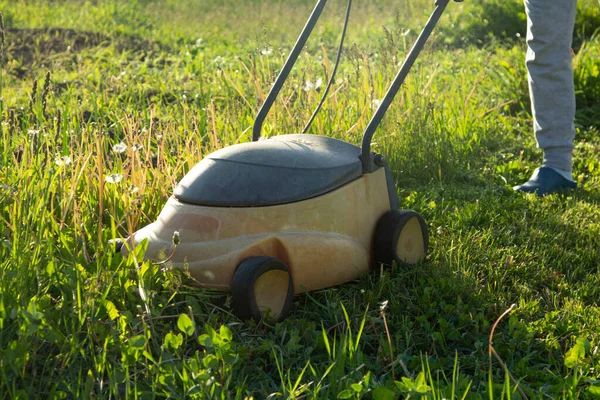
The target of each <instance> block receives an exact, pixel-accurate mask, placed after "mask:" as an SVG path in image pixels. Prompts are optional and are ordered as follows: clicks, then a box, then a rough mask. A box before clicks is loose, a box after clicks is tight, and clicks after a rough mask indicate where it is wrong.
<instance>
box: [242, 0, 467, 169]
mask: <svg viewBox="0 0 600 400" xmlns="http://www.w3.org/2000/svg"><path fill="white" fill-rule="evenodd" d="M455 1H462V0H455ZM449 2H450V0H436V2H435V9H434V11H433V13H432V14H431V16H430V17H429V20H428V21H427V23H426V24H425V27H424V28H423V30H422V31H421V34H420V35H419V37H418V38H417V40H416V42H415V44H414V45H413V47H412V48H411V49H410V51H409V52H408V55H407V56H406V60H405V61H404V63H402V67H401V68H400V71H399V72H398V74H397V75H396V77H395V78H394V81H393V82H392V84H391V86H390V88H389V89H388V91H387V93H386V94H385V97H384V98H383V100H382V101H381V103H380V104H379V107H378V108H377V110H376V111H375V114H374V115H373V117H372V118H371V121H370V122H369V124H368V125H367V128H366V129H365V132H364V134H363V139H362V146H361V156H360V158H361V162H362V165H363V172H364V173H370V172H373V170H374V169H375V168H376V167H375V166H374V165H373V162H372V161H371V155H370V153H371V139H372V138H373V134H374V133H375V130H376V129H377V127H378V126H379V124H380V123H381V120H382V119H383V116H384V115H385V113H386V112H387V110H388V108H389V107H390V104H391V103H392V101H393V100H394V97H395V96H396V93H398V90H399V89H400V87H401V86H402V84H403V83H404V80H405V79H406V76H407V75H408V73H409V72H410V69H411V68H412V66H413V64H414V63H415V60H416V59H417V57H418V56H419V53H420V52H421V50H422V49H423V47H424V46H425V43H426V42H427V39H428V38H429V36H430V35H431V32H432V31H433V28H434V27H435V25H436V24H437V22H438V21H439V19H440V17H441V16H442V13H443V12H444V9H445V8H446V6H447V5H448V3H449ZM326 3H327V0H319V1H318V2H317V4H316V6H315V8H314V9H313V11H312V13H311V15H310V17H309V18H308V21H307V22H306V25H305V26H304V29H303V30H302V32H301V33H300V36H299V37H298V40H297V41H296V44H295V45H294V47H293V48H292V51H291V52H290V55H289V56H288V58H287V60H286V62H285V64H284V65H283V68H282V69H281V72H280V73H279V75H278V76H277V79H275V83H273V87H272V88H271V91H270V92H269V94H268V95H267V98H266V99H265V102H264V103H263V105H262V107H261V108H260V110H259V111H258V114H257V115H256V119H255V120H254V126H253V127H252V141H254V142H256V141H257V140H259V139H260V136H261V130H262V124H263V122H264V120H265V118H266V117H267V114H268V113H269V110H270V109H271V107H272V106H273V103H274V102H275V99H276V98H277V95H278V94H279V91H280V90H281V88H282V87H283V84H284V82H285V81H286V79H287V77H288V76H289V74H290V71H291V70H292V67H293V66H294V64H295V63H296V60H297V59H298V56H299V55H300V52H301V51H302V48H303V47H304V45H305V44H306V41H307V40H308V38H309V37H310V34H311V33H312V30H313V28H314V27H315V25H316V23H317V21H318V20H319V17H320V16H321V13H322V12H323V8H324V7H325V4H326Z"/></svg>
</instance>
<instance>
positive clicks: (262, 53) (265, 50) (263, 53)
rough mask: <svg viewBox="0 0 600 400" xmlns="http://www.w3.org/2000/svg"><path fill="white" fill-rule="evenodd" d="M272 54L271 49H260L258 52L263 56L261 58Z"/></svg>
mask: <svg viewBox="0 0 600 400" xmlns="http://www.w3.org/2000/svg"><path fill="white" fill-rule="evenodd" d="M272 52H273V49H271V48H266V49H262V50H261V51H260V54H261V55H263V56H266V55H269V54H271V53H272Z"/></svg>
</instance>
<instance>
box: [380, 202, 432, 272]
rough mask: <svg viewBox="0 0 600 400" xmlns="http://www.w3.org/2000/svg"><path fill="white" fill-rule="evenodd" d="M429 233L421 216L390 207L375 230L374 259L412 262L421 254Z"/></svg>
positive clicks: (423, 252) (401, 263)
mask: <svg viewBox="0 0 600 400" xmlns="http://www.w3.org/2000/svg"><path fill="white" fill-rule="evenodd" d="M428 246H429V234H428V232H427V225H426V224H425V220H424V219H423V217H421V216H420V215H419V214H418V213H416V212H414V211H410V210H390V211H388V212H387V213H385V214H384V215H383V217H381V219H380V220H379V222H378V223H377V229H376V230H375V243H374V256H375V261H376V262H378V263H381V264H386V265H391V264H392V262H393V261H396V262H397V263H398V264H400V265H414V264H416V263H418V262H419V261H421V260H422V259H423V258H425V255H426V254H427V248H428Z"/></svg>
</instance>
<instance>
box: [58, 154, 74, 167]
mask: <svg viewBox="0 0 600 400" xmlns="http://www.w3.org/2000/svg"><path fill="white" fill-rule="evenodd" d="M54 163H55V164H56V165H58V166H59V167H60V166H61V165H69V164H71V157H69V156H62V157H59V156H56V158H55V159H54Z"/></svg>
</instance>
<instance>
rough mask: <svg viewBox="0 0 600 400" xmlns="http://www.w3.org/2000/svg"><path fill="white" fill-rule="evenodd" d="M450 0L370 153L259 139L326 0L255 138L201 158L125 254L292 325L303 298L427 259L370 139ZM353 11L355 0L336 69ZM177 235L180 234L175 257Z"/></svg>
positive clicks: (321, 143)
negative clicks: (139, 251)
mask: <svg viewBox="0 0 600 400" xmlns="http://www.w3.org/2000/svg"><path fill="white" fill-rule="evenodd" d="M448 2H449V0H438V1H437V2H436V3H435V9H434V11H433V13H432V14H431V16H430V18H429V20H428V22H427V24H426V25H425V27H424V29H423V31H422V32H421V33H420V35H419V37H418V39H417V40H416V42H415V44H414V45H413V47H412V48H411V50H410V52H409V53H408V55H407V57H406V60H405V61H404V62H403V64H402V67H401V69H400V71H399V72H398V74H397V75H396V77H395V78H394V80H393V83H392V85H391V86H390V88H389V90H388V92H387V93H386V95H385V97H384V98H383V100H382V101H381V102H380V104H379V106H378V108H377V110H376V111H375V113H374V115H373V117H372V119H371V120H370V122H369V124H368V126H367V128H366V130H365V132H364V135H363V140H362V146H361V147H357V146H354V145H352V144H349V143H346V142H344V141H341V140H337V139H333V138H330V137H325V136H318V135H313V134H305V133H304V132H306V130H307V128H305V129H304V131H303V133H302V134H289V135H275V136H273V137H271V138H269V139H265V140H259V139H261V127H262V123H263V121H264V119H265V117H266V116H267V114H268V112H269V109H270V108H271V106H272V105H273V102H274V101H275V98H276V97H277V95H278V93H279V91H280V89H281V87H282V85H283V83H284V82H285V80H286V79H287V77H288V75H289V73H290V70H291V69H292V66H293V65H294V63H295V62H296V59H297V58H298V55H299V54H300V52H301V50H302V48H303V47H304V45H305V43H306V40H307V39H308V37H309V36H310V34H311V32H312V30H313V27H314V26H315V24H316V22H317V20H318V19H319V17H320V15H321V12H322V10H323V7H324V6H325V3H326V0H319V1H318V3H317V5H316V6H315V8H314V9H313V11H312V14H311V15H310V17H309V19H308V22H307V23H306V25H305V26H304V29H303V30H302V32H301V34H300V37H299V38H298V40H297V42H296V44H295V45H294V47H293V49H292V51H291V53H290V55H289V56H288V59H287V60H286V62H285V64H284V66H283V67H282V70H281V71H280V73H279V75H278V77H277V79H276V81H275V83H274V84H273V87H272V89H271V91H270V92H269V94H268V96H267V98H266V99H265V101H264V103H263V105H262V107H261V109H260V110H259V112H258V114H257V116H256V119H255V122H254V126H253V130H252V141H251V142H248V143H241V144H236V145H233V146H229V147H225V148H223V149H221V150H218V151H216V152H214V153H212V154H210V155H208V156H206V157H205V158H204V159H202V160H201V161H200V162H199V163H198V164H197V165H196V166H194V167H193V168H192V169H191V170H190V171H189V172H188V173H187V174H186V175H185V176H184V178H183V179H182V180H181V181H180V182H179V184H178V185H177V186H176V188H175V190H174V194H173V196H171V197H170V198H169V200H168V201H167V203H166V205H165V207H164V208H163V210H162V211H161V213H160V215H159V216H158V219H157V220H156V222H153V223H151V224H150V225H148V226H146V227H144V228H142V229H140V230H139V231H137V232H135V233H134V234H132V235H131V236H130V237H129V238H127V239H125V240H120V241H118V242H117V251H119V252H120V253H121V254H123V255H124V256H126V255H127V254H128V253H129V252H130V251H132V248H134V247H135V246H136V245H139V244H140V243H141V242H143V241H147V249H146V252H145V256H144V257H145V259H148V260H153V261H160V260H161V259H163V260H164V258H165V257H166V256H168V257H169V262H170V263H171V264H172V266H173V267H175V268H180V269H185V270H186V271H187V273H189V276H190V277H191V278H192V279H191V282H190V283H189V284H190V285H193V286H197V287H205V288H213V289H218V290H223V291H230V292H231V295H232V308H233V312H234V314H236V315H237V316H238V317H239V318H241V319H244V320H247V319H254V320H257V321H259V320H261V319H263V318H268V319H269V320H271V321H278V320H281V319H283V318H285V317H286V315H287V314H288V313H289V310H290V306H291V302H292V297H293V296H294V295H295V294H298V293H302V292H310V291H314V290H318V289H322V288H327V287H332V286H336V285H340V284H343V283H346V282H349V281H352V280H355V279H357V278H358V277H359V276H360V275H362V274H365V273H368V272H369V270H370V269H372V268H373V266H374V265H380V264H392V263H393V262H396V263H398V264H401V265H407V264H408V265H413V264H417V263H418V262H420V261H421V260H423V259H424V257H425V255H426V253H427V247H428V233H427V226H426V224H425V221H424V220H423V218H422V217H421V216H420V215H419V214H418V213H416V212H414V211H409V210H400V209H399V200H398V197H397V191H396V187H395V184H394V179H393V176H392V173H391V171H390V168H389V167H388V165H387V163H386V160H385V158H384V157H383V156H382V155H380V154H375V153H373V152H371V139H372V137H373V134H374V132H375V130H376V129H377V126H378V125H379V123H380V121H381V119H382V118H383V116H384V114H385V112H386V111H387V109H388V107H389V105H390V103H391V102H392V100H393V98H394V96H395V95H396V93H397V91H398V89H399V88H400V86H401V85H402V83H403V82H404V79H405V78H406V76H407V74H408V72H409V70H410V68H411V67H412V65H413V63H414V62H415V60H416V58H417V56H418V54H419V52H420V51H421V49H422V48H423V46H424V44H425V42H426V40H427V38H428V37H429V35H430V34H431V32H432V30H433V28H434V26H435V25H436V23H437V21H438V20H439V18H440V16H441V14H442V12H443V10H444V9H445V7H446V6H447V4H448ZM350 6H351V0H350V2H349V3H348V10H347V13H346V22H345V24H344V32H343V33H342V40H341V42H340V48H339V51H338V60H337V61H336V65H335V69H337V65H338V64H339V54H341V49H342V46H343V37H344V34H345V30H346V27H347V24H348V16H349V14H350ZM333 75H334V74H332V76H331V79H330V81H329V84H328V86H327V89H326V90H325V94H324V95H323V98H322V100H324V99H325V95H326V94H327V93H326V92H327V90H328V89H329V87H330V86H331V82H332V81H333ZM321 105H322V101H321V104H319V107H320V106H321ZM319 107H318V108H319ZM318 108H317V110H315V114H316V112H317V111H318ZM315 114H313V118H311V121H312V119H314V115H315ZM307 127H308V126H307ZM174 232H178V235H179V238H180V243H179V244H178V245H177V246H176V248H175V251H173V246H174V245H175V244H174V241H173V235H174Z"/></svg>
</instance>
